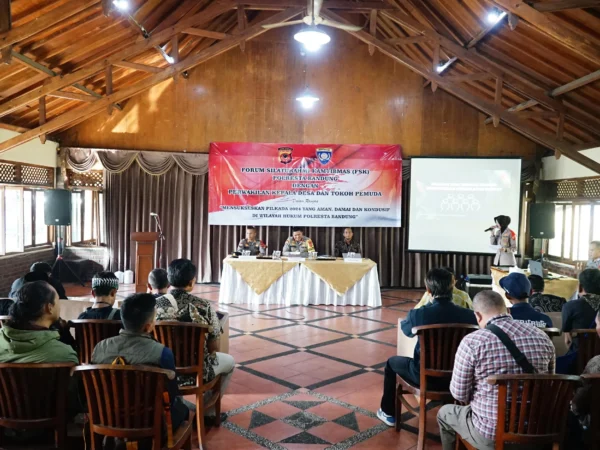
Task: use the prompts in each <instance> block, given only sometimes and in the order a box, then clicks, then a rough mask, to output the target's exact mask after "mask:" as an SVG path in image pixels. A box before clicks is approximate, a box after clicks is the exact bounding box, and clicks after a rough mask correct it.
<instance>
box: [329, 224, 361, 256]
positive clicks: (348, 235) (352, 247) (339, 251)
mask: <svg viewBox="0 0 600 450" xmlns="http://www.w3.org/2000/svg"><path fill="white" fill-rule="evenodd" d="M344 253H360V244H359V243H358V242H356V241H355V240H354V232H353V231H352V228H350V227H347V228H344V239H343V240H341V241H339V242H338V243H337V244H335V256H337V257H338V258H341V257H342V256H343V254H344Z"/></svg>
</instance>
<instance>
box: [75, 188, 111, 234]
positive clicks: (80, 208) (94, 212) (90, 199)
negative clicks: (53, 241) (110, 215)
mask: <svg viewBox="0 0 600 450" xmlns="http://www.w3.org/2000/svg"><path fill="white" fill-rule="evenodd" d="M103 202H104V194H103V193H102V192H99V191H96V190H91V189H85V190H81V191H75V192H72V193H71V244H91V245H100V244H103V243H105V232H104V203H103Z"/></svg>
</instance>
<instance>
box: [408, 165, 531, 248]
mask: <svg viewBox="0 0 600 450" xmlns="http://www.w3.org/2000/svg"><path fill="white" fill-rule="evenodd" d="M410 173H411V175H410V179H411V182H410V216H409V223H408V226H409V236H408V246H409V249H410V250H423V251H433V252H435V251H448V252H466V253H495V251H492V249H491V248H490V239H489V232H488V233H484V230H485V229H486V228H488V227H490V226H492V225H493V224H494V217H496V216H499V215H506V216H510V218H511V220H512V221H511V225H510V228H511V229H513V230H514V231H515V232H517V231H518V224H519V200H520V185H521V160H520V159H487V158H478V159H476V158H412V159H411V162H410Z"/></svg>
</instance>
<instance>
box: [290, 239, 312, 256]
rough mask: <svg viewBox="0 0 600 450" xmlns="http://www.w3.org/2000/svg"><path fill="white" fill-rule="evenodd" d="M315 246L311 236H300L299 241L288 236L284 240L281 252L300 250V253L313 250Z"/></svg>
mask: <svg viewBox="0 0 600 450" xmlns="http://www.w3.org/2000/svg"><path fill="white" fill-rule="evenodd" d="M314 251H315V246H314V245H313V241H312V239H311V238H309V237H306V236H302V241H301V242H296V241H295V240H294V237H293V236H290V237H289V238H287V240H286V241H285V245H284V246H283V253H285V252H300V253H308V252H314Z"/></svg>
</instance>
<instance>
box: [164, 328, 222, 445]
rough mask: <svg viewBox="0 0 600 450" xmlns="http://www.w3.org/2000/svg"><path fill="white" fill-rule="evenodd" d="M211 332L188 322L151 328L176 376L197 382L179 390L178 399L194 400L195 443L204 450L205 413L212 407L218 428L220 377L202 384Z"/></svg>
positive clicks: (219, 422) (219, 420) (219, 423)
mask: <svg viewBox="0 0 600 450" xmlns="http://www.w3.org/2000/svg"><path fill="white" fill-rule="evenodd" d="M210 330H211V327H210V326H209V325H204V324H199V323H188V322H172V321H158V322H156V324H155V326H154V336H155V337H156V340H157V341H158V342H160V343H161V344H163V345H164V346H166V347H169V348H170V349H171V350H172V351H173V355H174V356H175V368H176V370H177V375H192V376H194V377H195V378H196V385H195V386H180V387H179V391H180V392H181V395H195V396H196V422H197V432H198V443H199V446H200V448H204V449H206V437H205V436H206V428H205V426H204V411H205V410H207V409H208V408H210V407H212V406H214V407H215V413H216V422H215V425H216V426H220V425H221V419H220V416H221V376H220V375H219V376H217V377H215V378H214V379H213V380H212V381H211V382H210V383H206V384H204V379H203V374H204V343H205V341H206V334H207V333H208V332H209V331H210ZM207 391H212V392H213V393H214V394H213V396H212V397H211V399H210V400H209V401H208V402H207V403H204V393H205V392H207Z"/></svg>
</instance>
